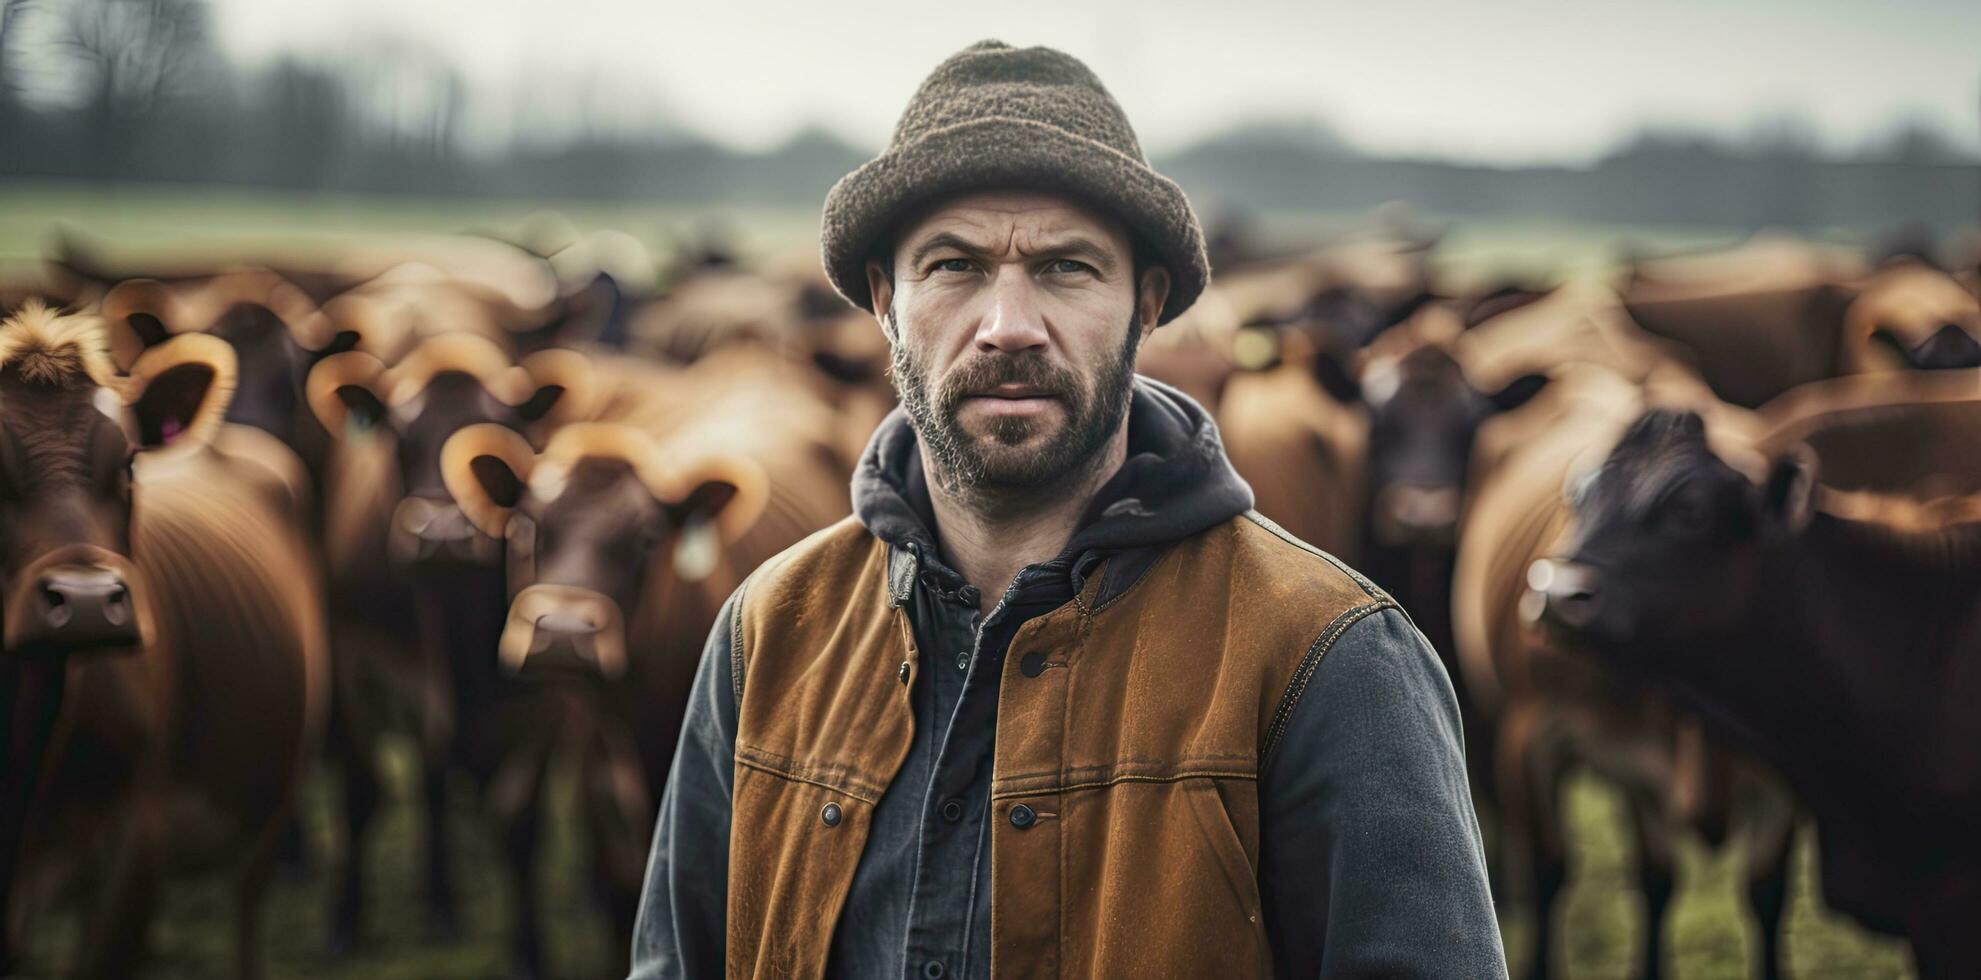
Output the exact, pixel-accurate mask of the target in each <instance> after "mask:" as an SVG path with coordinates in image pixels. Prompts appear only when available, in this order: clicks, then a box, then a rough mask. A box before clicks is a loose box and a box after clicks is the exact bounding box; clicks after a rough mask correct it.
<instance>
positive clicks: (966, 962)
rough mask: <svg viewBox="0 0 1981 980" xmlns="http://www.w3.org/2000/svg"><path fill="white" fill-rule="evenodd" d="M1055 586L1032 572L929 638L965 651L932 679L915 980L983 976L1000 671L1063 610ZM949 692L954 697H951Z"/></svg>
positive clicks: (951, 616) (914, 909) (912, 949)
mask: <svg viewBox="0 0 1981 980" xmlns="http://www.w3.org/2000/svg"><path fill="white" fill-rule="evenodd" d="M1049 582H1050V576H1049V575H1048V574H1047V573H1046V572H1045V571H1044V570H1042V569H1036V568H1027V569H1025V570H1024V571H1023V572H1020V573H1019V576H1018V578H1017V579H1016V580H1015V581H1014V583H1013V585H1012V587H1011V589H1010V590H1009V591H1007V592H1006V593H1005V595H1004V597H1003V598H1002V599H1000V600H999V602H998V604H997V606H996V607H994V608H993V609H992V610H991V612H990V613H989V614H988V615H986V616H982V617H981V619H979V616H978V613H977V612H976V609H975V607H974V604H971V608H970V609H969V611H968V612H967V614H965V613H963V612H961V611H955V610H948V609H945V610H943V612H944V613H945V614H944V615H941V616H940V618H941V619H942V621H943V622H942V624H941V625H940V626H939V627H938V629H937V630H934V631H931V632H935V633H939V634H940V639H942V640H943V641H945V642H950V641H958V640H964V639H967V646H965V645H964V644H963V643H962V642H957V643H956V644H955V646H956V652H955V659H954V662H953V663H950V664H946V665H945V666H946V667H947V668H948V670H953V671H955V673H954V674H949V676H947V677H935V678H932V679H931V692H932V694H933V696H932V697H931V699H930V701H931V704H930V708H931V713H932V714H933V715H934V716H935V719H936V720H937V725H936V726H935V727H937V728H939V729H940V730H941V732H942V734H941V736H940V742H939V745H938V747H937V751H936V761H935V765H934V767H933V768H932V770H931V772H930V777H929V783H928V786H927V787H926V791H925V793H924V795H923V799H922V839H921V846H920V848H919V849H918V852H917V861H916V865H917V866H916V870H915V886H914V887H915V894H914V896H913V897H912V899H911V900H910V902H909V923H908V948H907V953H908V956H907V962H906V966H907V976H909V977H921V978H923V980H940V978H943V977H953V976H972V975H976V974H979V973H982V972H983V971H982V970H980V969H978V967H977V962H978V961H979V960H981V959H982V958H983V957H985V956H986V955H987V952H986V951H985V950H982V949H978V948H975V946H976V944H975V943H973V942H972V937H973V932H974V931H975V930H973V929H972V926H973V924H974V920H975V919H976V918H977V917H979V915H980V906H981V904H982V903H983V902H984V901H985V900H986V898H987V896H985V895H983V894H982V892H983V890H984V889H985V888H987V887H988V885H989V880H988V878H987V877H986V876H984V875H983V874H982V872H983V866H984V860H983V859H984V848H985V847H986V846H988V841H989V838H988V836H987V835H986V834H985V820H986V818H987V815H988V814H989V812H990V811H989V793H990V771H991V764H992V755H993V750H994V749H995V747H996V744H997V725H996V721H997V686H998V678H999V676H1000V674H1001V673H1002V671H1001V670H999V669H998V667H999V665H1000V664H1001V662H1002V659H1003V652H1004V649H1005V647H1007V646H1008V645H1009V644H1010V642H1011V637H1012V635H1013V634H1014V633H1015V632H1016V631H1017V627H1018V626H1019V625H1022V624H1023V623H1024V621H1025V620H1026V619H1028V618H1030V617H1031V616H1032V615H1036V614H1037V613H1038V612H1042V611H1044V610H1045V609H1049V608H1051V607H1052V606H1054V605H1057V603H1052V602H1050V601H1049V598H1048V597H1046V596H1042V595H1041V593H1043V592H1047V591H1050V590H1049V589H1048V588H1047V586H1048V585H1049ZM1057 591H1064V590H1063V589H1061V590H1057ZM938 601H939V602H941V601H948V600H946V599H939V600H938ZM948 670H946V671H944V672H943V673H948ZM945 691H948V692H953V693H952V694H951V695H950V696H949V697H947V698H946V697H945V696H944V692H945ZM951 706H953V707H951ZM945 708H948V709H949V710H948V711H947V712H945ZM945 714H947V718H945V717H944V715H945ZM944 722H946V724H944Z"/></svg>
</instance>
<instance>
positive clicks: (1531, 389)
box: [1486, 374, 1548, 412]
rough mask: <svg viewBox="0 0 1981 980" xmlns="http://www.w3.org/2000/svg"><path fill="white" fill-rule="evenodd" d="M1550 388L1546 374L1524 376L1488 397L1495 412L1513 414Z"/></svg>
mask: <svg viewBox="0 0 1981 980" xmlns="http://www.w3.org/2000/svg"><path fill="white" fill-rule="evenodd" d="M1547 386H1548V376H1547V375H1545V374H1523V375H1521V376H1520V377H1517V378H1515V379H1513V380H1512V381H1509V382H1507V383H1506V387H1504V388H1501V389H1500V390H1498V391H1495V392H1493V393H1492V394H1490V395H1487V396H1486V400H1487V401H1489V402H1492V403H1493V411H1496V412H1511V411H1513V410H1514V409H1516V408H1519V407H1520V406H1522V405H1525V404H1527V403H1528V402H1530V401H1532V400H1533V399H1534V396H1535V395H1538V394H1540V393H1541V389H1543V388H1546V387H1547Z"/></svg>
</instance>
